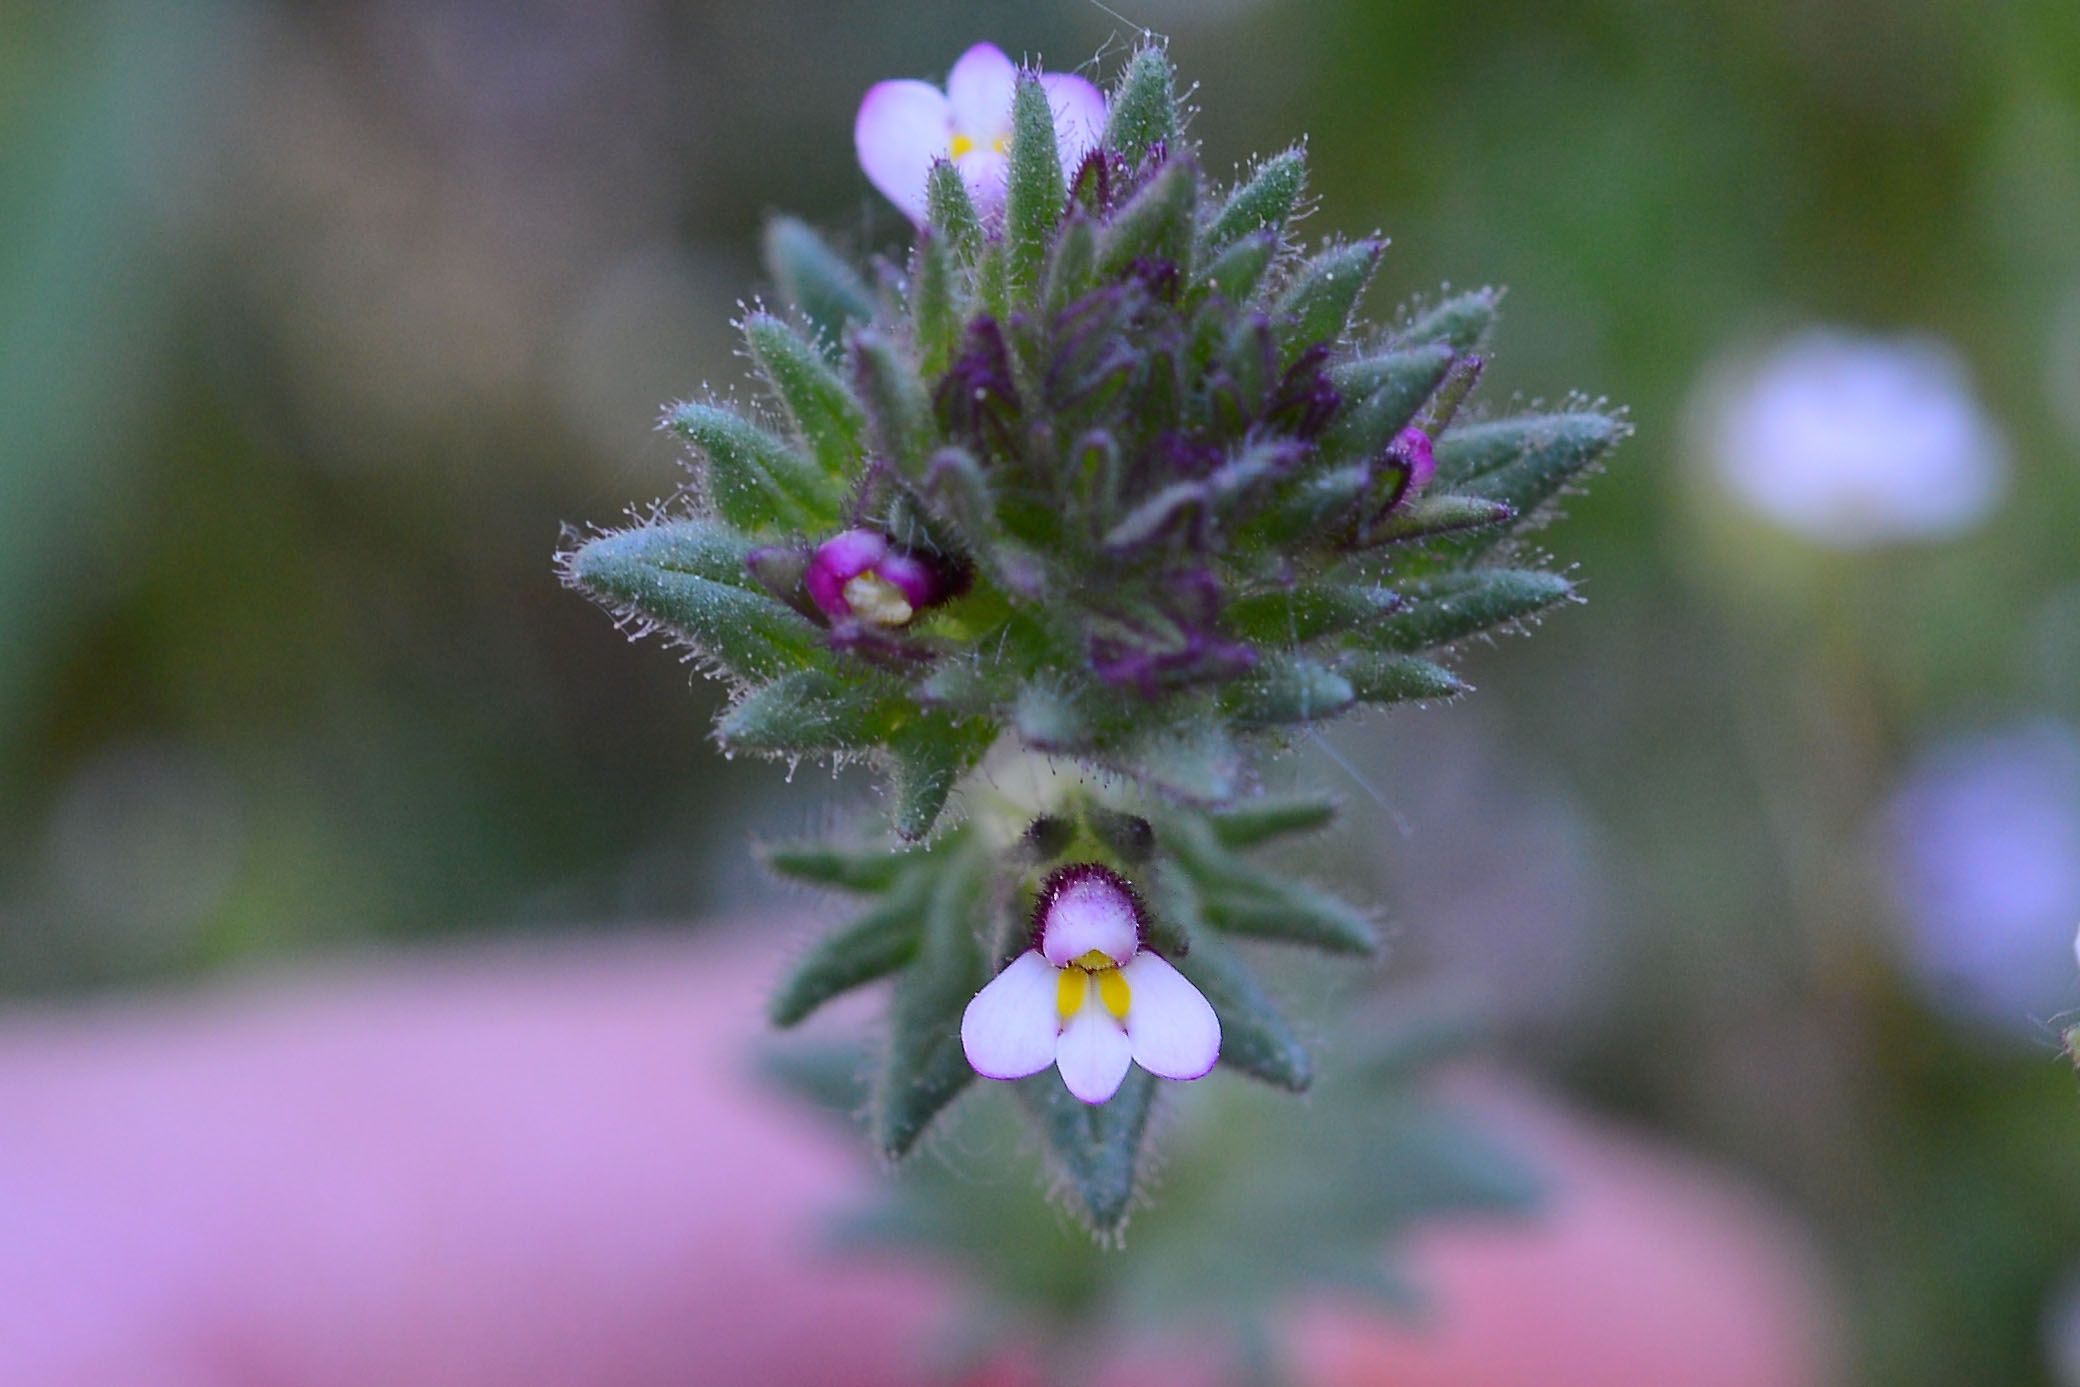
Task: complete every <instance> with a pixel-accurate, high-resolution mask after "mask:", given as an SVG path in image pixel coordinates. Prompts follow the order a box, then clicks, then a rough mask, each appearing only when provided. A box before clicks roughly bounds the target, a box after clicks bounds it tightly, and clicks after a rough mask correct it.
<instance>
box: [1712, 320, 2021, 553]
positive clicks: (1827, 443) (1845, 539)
mask: <svg viewBox="0 0 2080 1387" xmlns="http://www.w3.org/2000/svg"><path fill="white" fill-rule="evenodd" d="M1698 411H1699V418H1698V421H1697V422H1698V425H1699V426H1700V427H1699V432H1700V435H1701V436H1700V439H1699V442H1700V444H1701V445H1702V452H1703V454H1704V457H1705V460H1706V462H1707V463H1708V464H1709V466H1710V467H1711V470H1712V472H1713V473H1714V475H1715V477H1716V479H1717V481H1718V482H1719V484H1720V485H1721V486H1722V487H1723V488H1724V489H1725V490H1726V491H1727V492H1728V493H1729V494H1731V495H1732V497H1733V498H1734V499H1735V500H1736V501H1738V502H1739V503H1740V504H1742V505H1743V506H1745V507H1747V508H1748V509H1749V510H1751V511H1753V512H1755V513H1756V514H1757V515H1760V516H1761V517H1763V518H1764V519H1766V520H1768V521H1769V522H1771V523H1772V524H1774V525H1777V526H1779V527H1780V528H1782V529H1785V530H1788V531H1790V532H1791V533H1793V534H1795V535H1798V536H1799V537H1801V538H1803V539H1806V540H1809V541H1811V542H1813V543H1815V544H1820V545H1824V546H1826V547H1828V548H1833V549H1867V548H1871V547H1873V546H1876V545H1881V544H1890V543H1898V542H1900V541H1906V540H1922V539H1939V538H1943V537H1946V536H1950V535H1956V534H1961V533H1963V532H1964V531H1967V530H1969V529H1971V528H1972V527H1973V526H1975V525H1977V524H1979V523H1980V522H1981V521H1983V520H1985V519H1986V517H1987V516H1988V515H1990V514H1991V513H1992V511H1993V509H1994V507H1995V505H1996V504H1997V503H1998V502H1999V501H2000V498H2001V495H2002V493H2003V492H2004V491H2005V490H2006V486H2007V474H2008V450H2007V444H2006V442H2005V440H2004V439H2003V437H2002V435H2001V432H2000V430H1999V428H1998V427H1996V426H1995V424H1994V423H1993V421H1992V420H1991V419H1989V418H1988V417H1987V415H1986V413H1985V412H1984V410H1982V409H1981V408H1980V406H1979V402H1978V399H1977V397H1976V396H1975V395H1974V393H1973V390H1972V385H1971V380H1970V377H1969V376H1968V374H1967V373H1966V370H1965V368H1964V365H1963V363H1962V362H1961V361H1960V360H1959V359H1958V357H1957V355H1956V353H1955V352H1953V351H1952V350H1951V349H1950V348H1949V347H1948V346H1947V345H1946V344H1944V343H1943V342H1941V341H1939V340H1937V339H1935V338H1931V337H1875V336H1865V335H1860V334H1855V333H1849V332H1843V331H1839V330H1836V329H1832V328H1809V329H1806V330H1805V331H1802V332H1799V333H1796V334H1794V335H1792V336H1790V337H1788V338H1785V339H1784V340H1783V341H1781V342H1779V343H1778V344H1777V345H1775V346H1774V347H1772V348H1771V349H1770V350H1769V351H1768V352H1766V353H1764V354H1763V355H1762V356H1760V357H1759V358H1748V359H1744V360H1735V361H1732V362H1727V363H1722V364H1721V365H1720V366H1718V367H1717V368H1715V369H1713V370H1711V371H1708V372H1707V374H1706V377H1705V380H1704V383H1703V385H1702V386H1701V387H1700V391H1699V396H1698Z"/></svg>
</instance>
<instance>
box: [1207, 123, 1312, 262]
mask: <svg viewBox="0 0 2080 1387" xmlns="http://www.w3.org/2000/svg"><path fill="white" fill-rule="evenodd" d="M1306 187H1307V156H1306V155H1305V154H1304V153H1302V152H1301V151H1300V150H1299V149H1298V148H1294V149H1289V150H1287V151H1286V152H1285V153H1283V154H1278V155H1274V156H1273V157H1271V158H1269V159H1266V160H1265V161H1264V162H1263V163H1262V164H1259V165H1258V166H1257V171H1256V172H1255V173H1254V174H1252V175H1250V179H1249V181H1248V182H1247V183H1244V184H1243V185H1242V186H1241V187H1239V188H1237V189H1236V190H1235V191H1234V193H1233V194H1232V195H1231V196H1230V197H1229V198H1228V200H1227V202H1225V203H1223V204H1222V206H1221V210H1220V211H1218V212H1216V213H1215V214H1214V215H1213V219H1212V220H1211V221H1209V222H1208V223H1207V225H1206V232H1205V235H1204V236H1203V237H1202V238H1201V241H1202V244H1203V246H1204V248H1205V249H1206V250H1207V251H1209V252H1212V251H1219V250H1223V249H1225V248H1226V247H1227V246H1228V245H1229V243H1231V242H1233V241H1235V240H1237V239H1238V238H1240V237H1243V236H1247V235H1248V234H1249V233H1250V232H1252V231H1258V230H1263V231H1269V232H1270V233H1271V234H1272V235H1274V236H1278V237H1280V238H1283V237H1284V236H1285V234H1286V224H1287V223H1288V222H1290V221H1291V220H1292V219H1293V213H1294V212H1295V211H1296V210H1297V209H1298V208H1299V205H1300V194H1301V193H1302V192H1303V191H1305V190H1306Z"/></svg>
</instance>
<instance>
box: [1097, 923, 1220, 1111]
mask: <svg viewBox="0 0 2080 1387" xmlns="http://www.w3.org/2000/svg"><path fill="white" fill-rule="evenodd" d="M1120 976H1122V977H1124V978H1125V979H1126V980H1127V986H1128V988H1129V989H1131V991H1132V993H1133V998H1132V1001H1131V1003H1130V1005H1129V1006H1128V1007H1127V1039H1128V1041H1129V1042H1131V1045H1132V1049H1133V1053H1134V1063H1136V1064H1138V1065H1140V1066H1141V1067H1142V1068H1143V1069H1146V1070H1147V1071H1148V1072H1149V1073H1151V1074H1157V1075H1160V1076H1161V1077H1163V1078H1165V1079H1197V1078H1200V1077H1202V1076H1203V1075H1204V1074H1205V1073H1206V1072H1207V1071H1208V1070H1210V1069H1212V1068H1213V1063H1214V1061H1215V1060H1217V1059H1219V1058H1220V1055H1221V1019H1220V1017H1218V1016H1216V1015H1214V1013H1213V1005H1212V1004H1211V1003H1210V1002H1208V1001H1207V1000H1206V998H1205V996H1204V994H1202V993H1201V992H1200V991H1199V989H1198V988H1196V987H1194V986H1192V983H1191V979H1189V978H1187V977H1186V976H1185V975H1184V974H1182V973H1180V972H1178V971H1177V970H1176V969H1175V968H1172V967H1171V966H1170V964H1169V962H1168V961H1167V960H1165V959H1161V958H1158V957H1157V956H1156V955H1154V954H1152V953H1149V952H1148V951H1147V950H1145V949H1144V950H1143V951H1142V952H1140V953H1138V954H1136V955H1135V956H1134V961H1133V962H1132V963H1129V964H1128V965H1127V966H1126V967H1124V968H1122V969H1120Z"/></svg>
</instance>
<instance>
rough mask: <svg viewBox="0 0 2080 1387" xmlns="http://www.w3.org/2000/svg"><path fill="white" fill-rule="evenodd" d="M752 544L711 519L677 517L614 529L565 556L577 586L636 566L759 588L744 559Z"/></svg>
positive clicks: (613, 579) (606, 580)
mask: <svg viewBox="0 0 2080 1387" xmlns="http://www.w3.org/2000/svg"><path fill="white" fill-rule="evenodd" d="M753 547H754V546H753V544H752V542H751V541H750V540H748V539H746V538H744V537H743V536H742V535H739V534H735V533H732V532H731V531H729V530H726V529H724V528H723V527H722V526H720V525H717V524H715V523H714V522H713V521H710V520H697V519H691V518H687V519H680V520H666V521H661V522H659V523H658V524H655V525H641V526H638V527H636V528H635V529H632V530H616V531H615V532H613V533H612V534H605V535H600V536H599V537H597V538H595V539H590V540H587V541H586V542H585V543H584V544H582V545H580V546H579V547H578V548H577V549H576V550H574V551H572V552H571V553H569V554H566V555H564V556H563V557H564V561H565V574H566V576H567V577H568V578H570V580H571V581H572V582H574V583H577V584H578V585H579V586H581V587H587V588H591V587H596V586H599V585H601V584H606V585H608V587H609V588H610V589H611V590H613V591H617V592H618V591H619V590H620V589H619V587H617V586H614V585H615V584H617V583H621V582H625V581H626V577H625V576H623V577H617V576H615V575H625V574H626V573H628V572H629V571H631V570H634V569H669V570H672V571H673V572H677V573H689V574H692V575H693V576H694V577H696V578H706V579H708V580H709V581H710V582H715V583H728V584H730V585H731V586H732V587H740V588H751V589H754V590H762V589H759V587H758V583H757V580H755V579H754V578H753V577H752V576H751V569H750V566H749V564H748V563H747V562H746V559H747V558H748V557H749V555H750V553H751V550H752V549H753Z"/></svg>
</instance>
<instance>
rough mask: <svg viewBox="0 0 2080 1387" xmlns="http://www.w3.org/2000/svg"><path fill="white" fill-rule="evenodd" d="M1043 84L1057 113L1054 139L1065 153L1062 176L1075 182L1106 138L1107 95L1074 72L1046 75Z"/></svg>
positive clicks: (1049, 104)
mask: <svg viewBox="0 0 2080 1387" xmlns="http://www.w3.org/2000/svg"><path fill="white" fill-rule="evenodd" d="M1040 85H1041V86H1042V87H1044V88H1046V89H1047V104H1048V106H1049V107H1050V108H1052V109H1053V111H1054V140H1055V144H1056V145H1058V146H1059V147H1060V148H1061V151H1062V176H1063V177H1064V178H1070V179H1073V178H1075V177H1076V170H1077V168H1078V167H1079V166H1080V165H1081V164H1082V163H1083V159H1084V156H1085V155H1087V154H1089V153H1090V152H1091V151H1092V150H1094V149H1096V148H1097V147H1098V141H1099V140H1100V139H1102V138H1104V135H1105V93H1103V92H1101V91H1099V90H1098V89H1097V88H1096V87H1095V86H1093V85H1092V84H1091V83H1090V82H1089V81H1087V80H1085V79H1084V78H1082V77H1078V76H1077V75H1076V74H1075V73H1073V72H1044V73H1042V74H1040Z"/></svg>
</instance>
